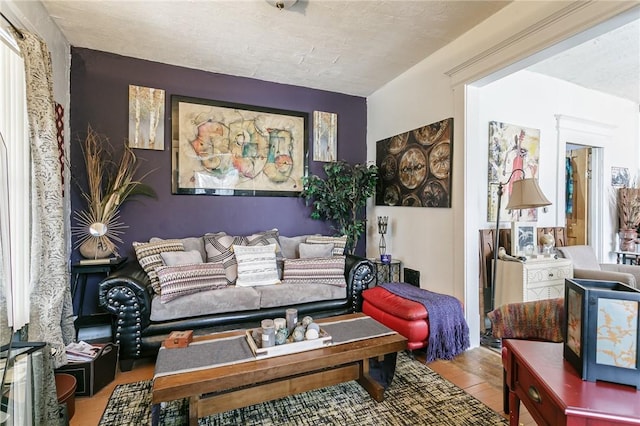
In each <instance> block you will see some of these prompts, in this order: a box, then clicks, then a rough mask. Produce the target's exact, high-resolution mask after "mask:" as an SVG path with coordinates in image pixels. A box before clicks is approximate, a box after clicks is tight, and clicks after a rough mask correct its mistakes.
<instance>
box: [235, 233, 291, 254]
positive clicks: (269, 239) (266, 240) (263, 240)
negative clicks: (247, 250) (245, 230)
mask: <svg viewBox="0 0 640 426" xmlns="http://www.w3.org/2000/svg"><path fill="white" fill-rule="evenodd" d="M269 244H275V246H276V257H277V258H278V259H281V258H282V250H281V248H280V235H279V233H278V230H277V229H275V228H274V229H270V230H268V231H264V232H258V233H257V234H253V235H249V236H246V237H245V244H244V245H247V246H266V245H269Z"/></svg>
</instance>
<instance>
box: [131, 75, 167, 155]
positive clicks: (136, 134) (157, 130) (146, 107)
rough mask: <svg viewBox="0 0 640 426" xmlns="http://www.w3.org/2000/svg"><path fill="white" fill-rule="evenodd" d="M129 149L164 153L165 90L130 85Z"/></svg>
mask: <svg viewBox="0 0 640 426" xmlns="http://www.w3.org/2000/svg"><path fill="white" fill-rule="evenodd" d="M129 147H130V148H140V149H154V150H158V151H164V90H162V89H154V88H152V87H142V86H134V85H129Z"/></svg>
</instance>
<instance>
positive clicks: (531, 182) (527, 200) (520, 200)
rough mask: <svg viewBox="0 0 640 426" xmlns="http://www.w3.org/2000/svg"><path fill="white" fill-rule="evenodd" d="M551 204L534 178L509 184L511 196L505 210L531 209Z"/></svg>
mask: <svg viewBox="0 0 640 426" xmlns="http://www.w3.org/2000/svg"><path fill="white" fill-rule="evenodd" d="M550 204H551V201H549V200H547V197H545V196H544V194H543V193H542V190H541V189H540V187H539V186H538V181H537V180H536V179H534V178H525V179H519V180H515V181H513V182H512V183H511V195H510V197H509V203H508V204H507V207H506V209H507V210H520V209H533V208H536V207H544V206H548V205H550Z"/></svg>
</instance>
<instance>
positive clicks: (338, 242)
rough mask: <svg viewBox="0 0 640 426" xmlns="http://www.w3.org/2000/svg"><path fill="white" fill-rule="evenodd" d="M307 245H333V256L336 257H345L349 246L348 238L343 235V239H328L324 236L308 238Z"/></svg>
mask: <svg viewBox="0 0 640 426" xmlns="http://www.w3.org/2000/svg"><path fill="white" fill-rule="evenodd" d="M305 242H306V243H307V244H327V243H332V244H333V255H334V256H342V255H344V248H345V247H346V245H347V236H346V235H343V236H342V237H326V236H324V235H310V236H308V237H307V240H306V241H305Z"/></svg>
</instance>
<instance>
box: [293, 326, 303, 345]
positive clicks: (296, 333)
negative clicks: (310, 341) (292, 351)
mask: <svg viewBox="0 0 640 426" xmlns="http://www.w3.org/2000/svg"><path fill="white" fill-rule="evenodd" d="M305 331H306V330H305V328H304V327H303V326H301V325H299V326H297V327H296V328H295V329H294V330H293V333H292V336H293V341H294V342H302V341H303V340H304V333H305Z"/></svg>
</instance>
